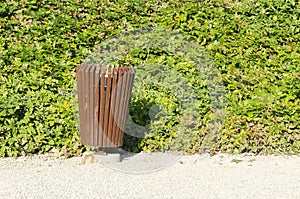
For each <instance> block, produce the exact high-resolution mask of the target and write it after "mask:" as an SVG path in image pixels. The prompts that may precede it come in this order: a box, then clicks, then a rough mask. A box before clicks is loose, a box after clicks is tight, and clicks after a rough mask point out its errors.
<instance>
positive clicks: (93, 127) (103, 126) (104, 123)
mask: <svg viewBox="0 0 300 199" xmlns="http://www.w3.org/2000/svg"><path fill="white" fill-rule="evenodd" d="M134 75H135V71H134V69H132V68H130V67H116V68H111V67H104V66H99V65H80V66H79V67H78V69H77V90H78V102H79V119H80V137H81V141H82V143H83V144H85V145H89V146H95V147H101V148H108V147H120V146H122V144H123V137H124V126H125V120H126V116H127V111H128V106H129V100H130V95H131V92H132V86H133V80H134Z"/></svg>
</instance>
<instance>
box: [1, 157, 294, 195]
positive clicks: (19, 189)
mask: <svg viewBox="0 0 300 199" xmlns="http://www.w3.org/2000/svg"><path fill="white" fill-rule="evenodd" d="M136 157H139V158H140V159H139V158H135V159H134V161H136V166H137V168H138V167H139V165H140V162H139V160H141V158H142V157H145V154H140V155H139V156H136ZM81 159H82V158H81V157H75V158H70V159H51V158H50V159H49V158H46V157H30V158H29V157H22V158H17V159H14V158H0V177H1V181H0V198H300V156H252V155H235V156H233V155H222V154H219V155H215V156H213V157H209V156H206V157H204V156H199V155H193V156H183V157H180V158H178V159H174V162H173V163H172V164H170V165H168V166H167V167H165V168H163V169H161V170H158V171H153V172H149V171H148V172H147V173H142V172H141V173H140V174H133V173H130V172H123V171H118V170H115V169H111V168H108V167H107V166H108V165H106V164H101V163H99V162H96V163H87V164H82V163H81ZM146 159H148V158H146ZM149 161H150V162H151V161H153V160H151V159H149ZM124 162H125V161H124ZM124 162H123V163H122V162H120V163H116V164H119V165H120V164H124V165H125V163H124ZM110 166H111V165H110Z"/></svg>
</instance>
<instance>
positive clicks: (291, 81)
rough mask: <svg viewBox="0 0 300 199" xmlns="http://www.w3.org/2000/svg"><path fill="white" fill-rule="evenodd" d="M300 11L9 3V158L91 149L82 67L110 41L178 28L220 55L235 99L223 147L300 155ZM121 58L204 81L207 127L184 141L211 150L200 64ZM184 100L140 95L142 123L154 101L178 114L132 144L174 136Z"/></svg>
mask: <svg viewBox="0 0 300 199" xmlns="http://www.w3.org/2000/svg"><path fill="white" fill-rule="evenodd" d="M299 16H300V3H299V2H298V1H293V0H291V1H287V2H285V1H281V0H274V1H269V0H256V1H236V0H212V1H179V0H171V1H167V0H159V1H157V0H148V1H145V0H132V1H125V0H119V1H113V0H89V1H82V0H58V1H57V0H19V1H16V0H7V1H1V2H0V85H1V87H0V157H2V156H14V157H16V156H20V155H30V154H36V153H45V152H48V151H50V150H51V149H53V148H55V149H57V150H59V151H61V152H62V153H63V154H65V155H68V156H69V155H79V154H81V153H82V152H83V151H85V150H87V149H88V148H87V147H86V146H83V145H82V144H81V142H80V138H79V132H78V128H77V126H78V121H77V120H76V117H77V116H76V114H75V113H76V111H75V109H76V108H75V106H76V103H74V96H75V94H76V90H75V82H76V74H75V71H76V68H77V67H78V65H79V64H80V63H81V61H82V60H83V59H85V58H86V57H87V56H88V55H89V54H90V53H91V52H92V50H93V49H94V47H95V46H97V45H99V44H101V42H102V41H105V40H106V39H108V38H110V37H111V36H113V35H117V34H118V33H120V32H121V31H129V30H133V29H138V28H141V27H152V28H162V29H168V30H178V31H180V32H181V33H182V34H184V35H186V36H188V37H191V38H193V39H194V40H195V41H196V42H198V43H199V45H200V46H202V47H203V48H204V49H205V50H206V51H207V53H208V54H209V55H210V56H211V57H212V58H213V60H214V64H215V66H216V68H217V69H218V70H219V71H220V73H221V75H222V81H223V83H224V86H225V87H226V99H227V109H226V119H225V121H224V128H223V130H222V131H221V132H220V135H219V137H218V140H217V141H216V142H215V144H214V145H213V150H214V151H221V152H230V153H241V152H253V153H256V154H261V153H299V151H300V122H299V116H300V67H299V66H300V48H299V46H300V17H299ZM116 62H117V63H119V64H122V65H126V64H127V65H131V66H134V67H138V65H139V64H140V63H144V62H150V63H160V64H165V65H168V66H170V67H174V70H176V71H179V72H181V73H182V74H183V75H184V76H185V77H186V78H187V79H188V80H189V81H190V82H191V84H194V88H195V90H196V92H197V93H198V94H199V105H200V106H201V107H200V109H199V110H200V116H199V118H197V119H198V120H197V125H196V126H197V128H198V131H193V132H189V133H190V134H189V135H190V136H188V138H187V139H186V140H185V142H181V143H180V144H181V145H180V146H181V149H182V150H184V151H187V152H192V153H194V152H201V150H202V149H201V146H202V141H203V136H204V135H205V134H207V131H208V129H207V128H206V127H207V126H206V124H207V123H208V122H209V119H210V118H209V117H210V115H209V114H210V113H209V103H210V101H209V99H208V98H206V97H205V96H206V95H205V91H204V90H205V89H204V87H203V86H199V85H201V81H200V80H198V79H199V76H198V75H199V74H196V73H195V71H194V70H192V68H193V66H192V65H191V64H190V63H186V60H184V59H182V58H180V57H174V56H172V54H168V52H157V51H155V50H147V49H139V50H137V51H134V52H131V53H130V54H129V55H128V57H123V58H118V60H117V61H116ZM117 63H116V64H117ZM196 80H197V81H198V82H197V81H196ZM203 89H204V90H203ZM176 100H177V99H176V97H174V95H172V93H170V92H168V90H163V89H156V90H155V89H153V88H141V89H140V90H138V92H136V93H134V94H133V96H132V100H131V110H130V112H131V115H132V117H133V118H134V120H135V121H136V122H137V123H140V124H144V123H147V122H148V123H149V122H150V123H151V121H150V119H149V117H148V115H147V113H146V112H143V111H141V110H146V109H147V107H149V104H151V103H155V104H158V105H160V106H166V107H167V110H168V111H169V112H168V113H172V114H173V115H172V117H170V118H166V117H164V118H163V119H162V120H161V121H160V124H162V125H160V128H159V129H155V128H153V129H152V131H151V134H150V135H151V136H148V137H146V138H144V139H137V138H132V137H130V136H126V139H125V145H124V148H126V149H128V150H133V151H140V150H145V151H153V150H157V149H159V148H164V147H165V146H166V145H167V144H168V143H170V142H172V140H173V141H174V138H175V137H176V136H177V134H178V128H177V124H178V123H180V111H178V109H176V108H177V106H178V104H177V103H176ZM74 104H75V105H74ZM175 140H176V139H175Z"/></svg>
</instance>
